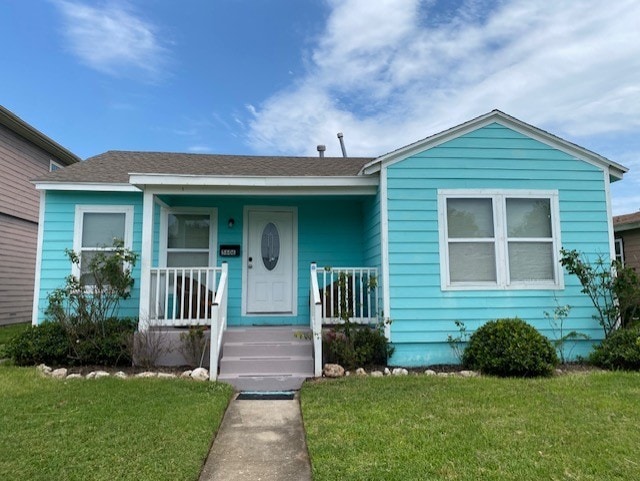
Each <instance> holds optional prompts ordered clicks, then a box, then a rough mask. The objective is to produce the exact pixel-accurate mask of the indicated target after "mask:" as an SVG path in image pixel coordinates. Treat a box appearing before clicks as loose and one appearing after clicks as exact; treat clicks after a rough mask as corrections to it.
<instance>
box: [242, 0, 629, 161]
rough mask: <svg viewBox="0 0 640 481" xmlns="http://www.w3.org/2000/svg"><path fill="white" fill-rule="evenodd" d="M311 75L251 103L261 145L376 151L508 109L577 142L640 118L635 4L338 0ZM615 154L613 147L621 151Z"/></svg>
mask: <svg viewBox="0 0 640 481" xmlns="http://www.w3.org/2000/svg"><path fill="white" fill-rule="evenodd" d="M328 5H329V8H330V12H329V15H328V17H327V21H326V26H325V29H324V32H322V34H321V35H320V36H319V37H318V41H317V43H316V45H315V47H314V48H313V49H312V51H311V54H310V56H309V58H308V59H306V60H307V65H308V68H307V71H306V73H305V74H304V75H303V76H302V77H299V78H297V79H294V80H293V82H292V84H291V85H290V86H289V88H286V89H285V90H282V91H280V92H277V93H276V94H274V95H273V96H272V97H270V98H268V99H266V100H265V101H264V102H263V103H262V104H260V105H257V106H252V108H251V109H249V117H250V121H249V142H250V144H251V146H252V147H253V148H254V149H255V150H256V151H259V152H262V153H267V152H273V153H287V154H301V155H315V145H316V144H318V143H323V144H327V155H339V145H338V142H337V139H336V138H335V134H336V132H338V131H342V132H344V134H345V141H346V144H347V150H348V152H349V154H350V155H377V154H381V153H384V152H387V151H389V150H392V149H395V148H397V147H399V146H402V145H405V144H408V143H410V142H413V141H415V140H418V139H420V138H423V137H425V136H427V135H430V134H432V133H435V132H437V131H439V130H442V129H444V128H447V127H451V126H453V125H455V124H457V123H460V122H463V121H465V120H468V119H470V118H472V117H474V116H476V115H479V114H482V113H485V112H488V111H490V110H491V109H493V108H500V109H501V110H504V111H506V112H507V113H510V114H512V115H515V116H516V117H518V118H520V119H522V120H524V121H526V122H530V123H533V124H535V125H538V126H541V127H543V128H546V129H549V130H550V131H551V132H553V133H556V134H558V135H561V136H565V137H569V139H570V140H573V141H577V142H578V143H581V140H582V139H584V138H586V137H587V136H596V135H601V134H606V133H611V132H614V133H623V134H624V133H626V134H627V135H637V134H638V131H639V130H640V116H638V112H637V108H638V105H640V86H639V85H638V79H639V77H640V42H638V41H637V25H638V21H639V19H640V2H637V1H636V0H618V1H616V2H602V1H600V0H582V1H576V0H564V1H563V0H558V1H556V2H553V3H550V2H548V1H546V0H538V1H528V2H519V1H504V2H489V1H487V2H483V1H467V2H463V4H462V5H461V6H459V7H457V8H455V9H454V8H453V7H451V3H450V2H447V1H445V0H441V1H429V2H424V1H420V0H379V1H376V2H371V1H368V0H330V1H329V2H328ZM614 160H617V159H614Z"/></svg>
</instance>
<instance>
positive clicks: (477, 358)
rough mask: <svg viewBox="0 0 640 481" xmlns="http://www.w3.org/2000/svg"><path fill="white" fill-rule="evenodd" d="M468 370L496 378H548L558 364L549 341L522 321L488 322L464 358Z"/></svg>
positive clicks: (472, 340) (470, 341)
mask: <svg viewBox="0 0 640 481" xmlns="http://www.w3.org/2000/svg"><path fill="white" fill-rule="evenodd" d="M462 362H463V364H464V365H465V367H467V368H468V369H474V370H478V371H481V372H483V373H485V374H493V375H496V376H505V377H506V376H524V377H533V376H547V375H549V374H551V372H552V371H553V368H554V367H555V366H557V365H558V356H557V355H556V351H555V349H554V348H553V346H552V345H551V343H550V342H549V340H548V339H547V338H546V337H544V336H543V335H542V334H540V333H539V332H538V331H537V330H536V329H535V328H534V327H532V326H530V325H529V324H527V323H526V322H524V321H523V320H521V319H518V318H515V319H498V320H496V321H490V322H487V323H486V324H485V325H483V326H482V327H481V328H480V329H478V330H477V331H476V332H475V333H474V334H473V335H472V336H471V338H470V339H469V344H468V346H467V348H466V349H465V351H464V353H463V355H462Z"/></svg>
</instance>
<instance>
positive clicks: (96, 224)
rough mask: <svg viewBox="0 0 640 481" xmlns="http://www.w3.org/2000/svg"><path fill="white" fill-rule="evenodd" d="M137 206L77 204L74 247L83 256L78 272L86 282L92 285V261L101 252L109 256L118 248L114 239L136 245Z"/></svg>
mask: <svg viewBox="0 0 640 481" xmlns="http://www.w3.org/2000/svg"><path fill="white" fill-rule="evenodd" d="M132 225H133V207H132V206H124V205H109V206H103V205H97V206H90V205H79V206H77V207H76V218H75V233H74V241H73V250H74V251H75V252H76V253H77V254H78V255H79V256H80V267H79V269H78V267H76V266H74V275H76V276H78V277H79V278H80V279H81V280H82V281H83V282H84V283H85V284H86V285H92V284H93V279H92V277H91V274H90V273H89V269H88V268H89V263H90V262H91V259H92V258H94V257H95V256H96V255H97V254H98V253H103V254H107V255H109V253H111V252H114V251H115V246H114V242H116V241H117V240H120V241H122V242H124V246H125V247H126V248H128V249H131V246H132V242H131V240H132V233H131V230H132Z"/></svg>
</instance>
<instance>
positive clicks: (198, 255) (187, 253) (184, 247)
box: [165, 210, 215, 267]
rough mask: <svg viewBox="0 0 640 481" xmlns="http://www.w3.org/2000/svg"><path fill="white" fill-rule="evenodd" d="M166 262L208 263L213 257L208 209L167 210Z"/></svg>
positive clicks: (174, 264)
mask: <svg viewBox="0 0 640 481" xmlns="http://www.w3.org/2000/svg"><path fill="white" fill-rule="evenodd" d="M165 219H166V220H165V223H166V231H167V234H166V266H167V267H208V266H210V265H211V262H212V257H213V251H212V249H213V242H212V240H213V233H212V229H213V227H214V225H213V223H214V219H215V216H214V214H213V212H211V211H180V210H170V211H167V212H166V217H165Z"/></svg>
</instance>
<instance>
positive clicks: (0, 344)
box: [0, 322, 31, 359]
mask: <svg viewBox="0 0 640 481" xmlns="http://www.w3.org/2000/svg"><path fill="white" fill-rule="evenodd" d="M30 325H31V324H30V323H28V322H26V323H20V324H9V325H8V326H0V359H2V358H3V357H4V345H5V344H7V343H8V342H9V341H10V340H11V339H12V338H13V337H14V336H17V335H18V334H20V333H21V332H22V331H24V330H25V329H26V328H28V327H29V326H30Z"/></svg>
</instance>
